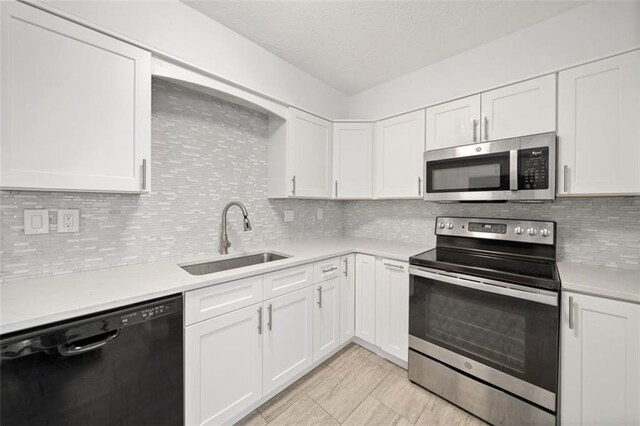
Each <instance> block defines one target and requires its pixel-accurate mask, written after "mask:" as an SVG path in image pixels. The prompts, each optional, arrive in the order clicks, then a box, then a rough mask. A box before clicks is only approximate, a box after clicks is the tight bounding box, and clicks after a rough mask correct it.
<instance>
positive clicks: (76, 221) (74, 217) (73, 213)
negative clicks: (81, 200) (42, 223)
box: [58, 209, 80, 232]
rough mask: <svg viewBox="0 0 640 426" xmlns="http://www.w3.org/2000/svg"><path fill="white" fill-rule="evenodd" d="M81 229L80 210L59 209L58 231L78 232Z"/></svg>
mask: <svg viewBox="0 0 640 426" xmlns="http://www.w3.org/2000/svg"><path fill="white" fill-rule="evenodd" d="M79 230H80V210H78V209H67V210H58V232H78V231H79Z"/></svg>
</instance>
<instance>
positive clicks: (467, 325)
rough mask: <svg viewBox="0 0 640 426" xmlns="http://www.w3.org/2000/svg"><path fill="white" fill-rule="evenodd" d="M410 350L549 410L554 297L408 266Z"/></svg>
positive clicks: (554, 361) (552, 406)
mask: <svg viewBox="0 0 640 426" xmlns="http://www.w3.org/2000/svg"><path fill="white" fill-rule="evenodd" d="M410 274H411V280H410V282H411V284H410V302H409V347H410V348H412V349H413V350H415V351H418V352H420V353H422V354H424V355H426V356H429V357H431V358H434V359H436V360H438V361H440V362H442V363H444V364H447V365H449V366H451V367H453V368H456V369H458V370H460V371H462V372H464V373H466V374H469V375H472V376H475V377H477V378H479V379H481V380H483V381H485V382H489V383H491V384H493V385H494V386H497V387H499V388H502V389H503V390H505V391H507V392H510V393H512V394H515V395H517V396H519V397H521V398H524V399H526V400H529V401H531V402H533V403H535V404H537V405H539V406H541V407H544V408H546V409H548V410H550V411H555V410H556V388H557V370H558V315H559V311H558V294H557V293H555V292H551V291H546V290H538V289H526V288H523V287H522V286H517V285H510V284H505V283H500V284H501V285H502V286H498V285H496V284H497V283H492V282H491V280H483V282H479V279H478V278H474V277H469V276H464V275H460V274H456V275H455V276H454V275H449V274H448V273H446V274H445V273H443V272H442V271H437V270H431V269H429V268H422V267H415V266H412V267H411V268H410Z"/></svg>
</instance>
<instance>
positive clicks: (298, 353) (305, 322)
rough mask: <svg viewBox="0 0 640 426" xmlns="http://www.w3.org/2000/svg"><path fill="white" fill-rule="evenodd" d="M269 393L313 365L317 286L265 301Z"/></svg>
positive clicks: (265, 387)
mask: <svg viewBox="0 0 640 426" xmlns="http://www.w3.org/2000/svg"><path fill="white" fill-rule="evenodd" d="M263 314H264V324H265V331H264V332H265V334H264V359H263V362H264V364H263V365H264V378H263V391H264V393H265V395H266V394H268V393H269V392H271V391H273V390H274V389H276V388H277V387H278V386H281V385H282V384H284V383H285V382H287V381H288V380H290V379H292V378H294V377H295V376H297V375H298V374H299V373H301V372H302V371H304V370H305V369H306V368H307V367H309V366H311V364H312V363H313V286H309V287H307V288H304V289H302V290H298V291H296V292H293V293H289V294H286V295H284V296H280V297H277V298H275V299H272V300H269V301H267V302H264V313H263Z"/></svg>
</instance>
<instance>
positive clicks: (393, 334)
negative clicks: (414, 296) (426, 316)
mask: <svg viewBox="0 0 640 426" xmlns="http://www.w3.org/2000/svg"><path fill="white" fill-rule="evenodd" d="M376 301H377V306H376V344H377V345H378V346H379V347H380V348H381V349H382V350H383V351H385V352H387V353H389V354H391V355H393V356H395V357H396V358H399V359H401V360H403V361H407V358H408V352H409V265H407V264H406V263H403V262H396V261H393V260H388V259H379V260H378V261H377V274H376Z"/></svg>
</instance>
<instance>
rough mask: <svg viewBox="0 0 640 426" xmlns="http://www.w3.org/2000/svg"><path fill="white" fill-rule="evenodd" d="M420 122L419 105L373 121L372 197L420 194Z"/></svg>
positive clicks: (417, 196) (421, 148) (421, 121)
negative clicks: (405, 112)
mask: <svg viewBox="0 0 640 426" xmlns="http://www.w3.org/2000/svg"><path fill="white" fill-rule="evenodd" d="M424 126H425V118H424V110H423V109H421V110H420V111H415V112H411V113H408V114H403V115H401V116H398V117H393V118H389V119H387V120H382V121H378V122H377V123H376V136H375V141H374V147H375V150H374V157H375V160H374V164H375V167H374V176H375V197H377V198H421V197H422V186H423V185H422V157H423V154H424V143H425V142H424V141H425V139H424V138H425V129H424Z"/></svg>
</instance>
